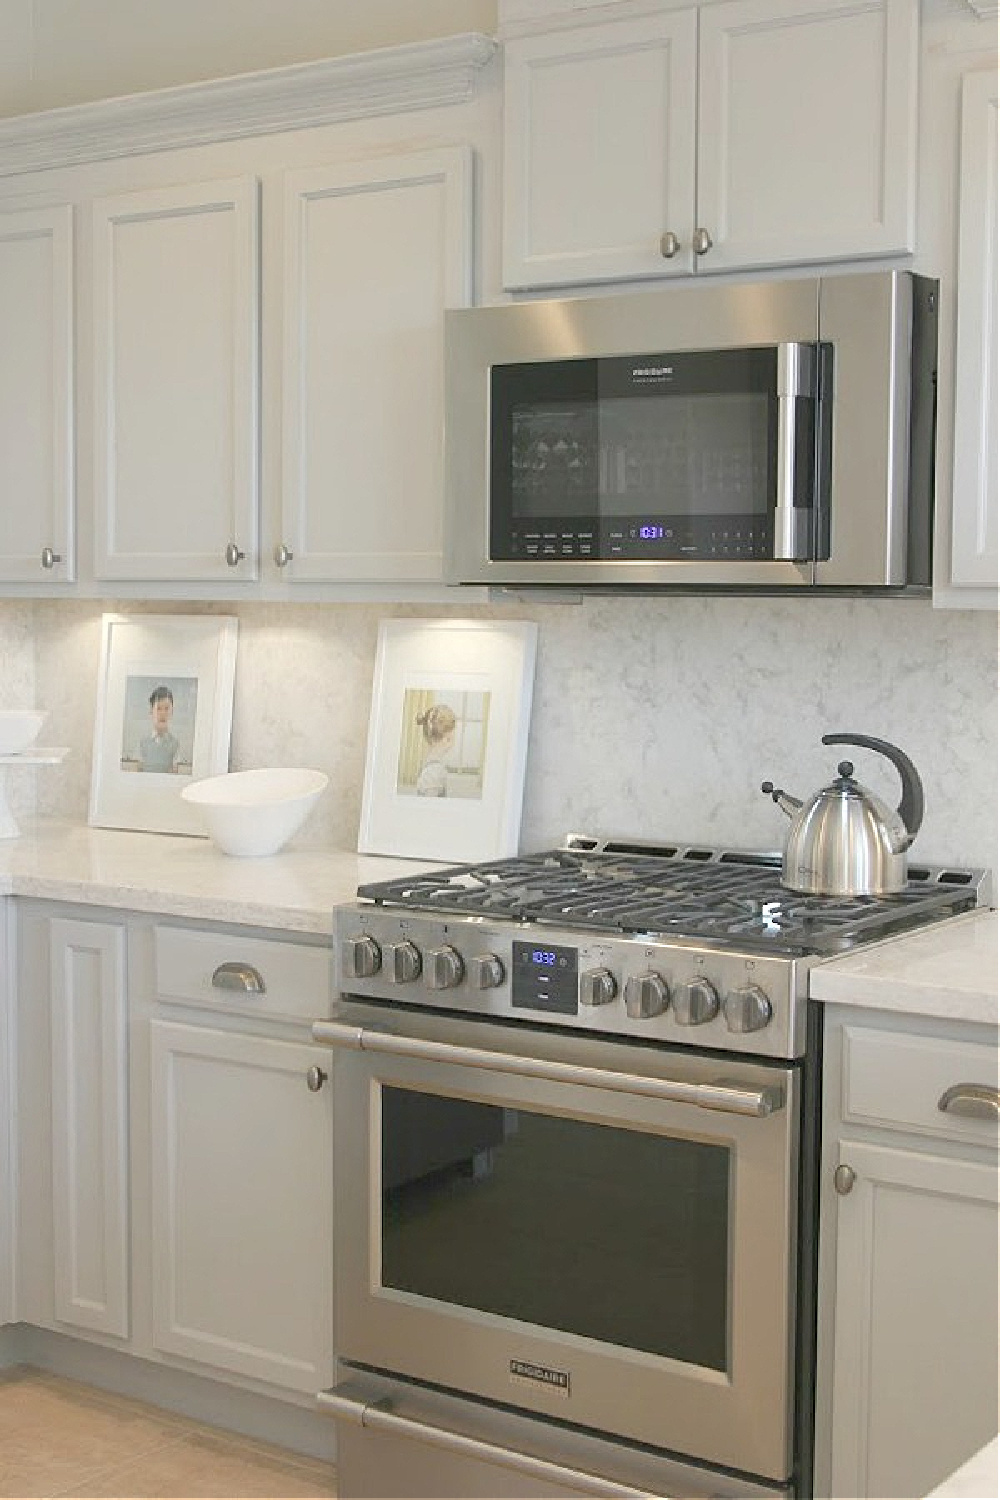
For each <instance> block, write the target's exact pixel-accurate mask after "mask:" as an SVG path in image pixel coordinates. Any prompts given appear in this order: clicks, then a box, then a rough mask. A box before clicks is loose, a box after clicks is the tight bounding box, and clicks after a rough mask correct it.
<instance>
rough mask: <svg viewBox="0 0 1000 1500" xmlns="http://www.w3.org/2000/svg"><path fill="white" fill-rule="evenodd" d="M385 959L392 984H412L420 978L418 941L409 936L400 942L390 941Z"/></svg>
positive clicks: (387, 973) (388, 976)
mask: <svg viewBox="0 0 1000 1500" xmlns="http://www.w3.org/2000/svg"><path fill="white" fill-rule="evenodd" d="M383 959H384V962H385V971H386V978H387V979H388V980H389V982H390V984H411V983H412V982H413V980H414V979H419V977H420V968H421V959H420V949H419V948H418V947H417V945H416V943H411V942H410V941H409V940H408V939H407V938H404V939H403V941H402V942H400V943H389V944H388V946H387V947H386V949H385V952H384V954H383Z"/></svg>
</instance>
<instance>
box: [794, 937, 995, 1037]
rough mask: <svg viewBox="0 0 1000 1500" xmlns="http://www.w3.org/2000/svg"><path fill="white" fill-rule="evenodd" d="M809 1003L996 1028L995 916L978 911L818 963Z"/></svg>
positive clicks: (810, 984) (810, 986)
mask: <svg viewBox="0 0 1000 1500" xmlns="http://www.w3.org/2000/svg"><path fill="white" fill-rule="evenodd" d="M809 994H810V997H811V998H812V999H814V1000H824V1001H829V1002H831V1003H833V1004H837V1005H857V1006H864V1007H866V1008H867V1009H875V1010H890V1011H899V1012H904V1013H907V1014H910V1015H919V1016H930V1017H934V1018H936V1019H939V1020H953V1021H978V1022H981V1023H985V1024H986V1025H990V1026H996V1025H997V1024H998V1007H997V913H996V911H995V910H993V909H992V908H979V909H977V910H975V911H970V912H963V913H961V914H960V915H959V916H956V917H949V918H948V919H947V920H946V921H944V922H936V923H933V924H932V925H931V926H929V927H922V928H920V929H919V930H917V931H914V932H908V933H904V934H902V935H900V936H897V937H892V938H887V939H886V940H885V941H884V942H881V943H875V944H873V945H872V946H871V947H867V948H860V949H858V950H857V951H856V952H854V953H849V954H846V955H843V956H841V957H839V958H833V959H827V960H826V961H825V962H823V963H820V964H817V965H816V966H815V968H814V969H813V970H812V972H811V974H810V976H809Z"/></svg>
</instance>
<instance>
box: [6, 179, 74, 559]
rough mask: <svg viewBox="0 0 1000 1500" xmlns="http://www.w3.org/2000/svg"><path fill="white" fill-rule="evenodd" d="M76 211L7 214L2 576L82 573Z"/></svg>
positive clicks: (58, 209) (60, 209)
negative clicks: (77, 518) (76, 450)
mask: <svg viewBox="0 0 1000 1500" xmlns="http://www.w3.org/2000/svg"><path fill="white" fill-rule="evenodd" d="M72 246H73V210H72V208H71V207H69V206H68V205H60V206H57V207H54V208H46V209H35V210H33V211H31V212H23V213H5V214H3V215H0V582H4V583H39V582H43V583H44V582H45V581H46V580H51V581H52V582H53V583H65V582H67V581H71V580H72V579H73V578H74V577H75V559H74V524H73V523H74V500H73V254H72Z"/></svg>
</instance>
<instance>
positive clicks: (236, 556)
mask: <svg viewBox="0 0 1000 1500" xmlns="http://www.w3.org/2000/svg"><path fill="white" fill-rule="evenodd" d="M245 557H246V553H245V552H241V551H240V549H239V547H237V545H236V543H235V542H230V543H229V546H228V547H227V548H226V562H227V563H228V564H229V566H230V567H231V568H235V567H238V566H239V564H240V563H241V562H242V561H243V559H244V558H245Z"/></svg>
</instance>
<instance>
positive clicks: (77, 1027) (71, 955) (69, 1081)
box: [49, 917, 129, 1339]
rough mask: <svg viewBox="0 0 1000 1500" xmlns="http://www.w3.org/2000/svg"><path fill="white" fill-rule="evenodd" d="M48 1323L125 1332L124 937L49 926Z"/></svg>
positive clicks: (74, 924)
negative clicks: (51, 1275)
mask: <svg viewBox="0 0 1000 1500" xmlns="http://www.w3.org/2000/svg"><path fill="white" fill-rule="evenodd" d="M49 951H50V961H51V985H52V988H51V997H50V1005H51V1037H52V1212H53V1236H54V1242H55V1245H54V1250H55V1256H54V1268H55V1298H54V1306H55V1316H56V1318H57V1319H58V1320H59V1322H61V1323H68V1324H71V1325H74V1326H76V1327H78V1328H83V1329H92V1330H95V1331H96V1332H98V1333H105V1334H112V1335H114V1336H116V1337H118V1338H122V1339H125V1338H128V1335H129V1188H128V1126H127V1119H128V1082H127V1080H128V1072H127V1061H126V986H125V933H124V929H123V928H121V927H115V926H111V925H109V924H104V923H98V922H78V921H72V920H69V919H66V918H62V917H53V918H52V921H51V926H50V936H49Z"/></svg>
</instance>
